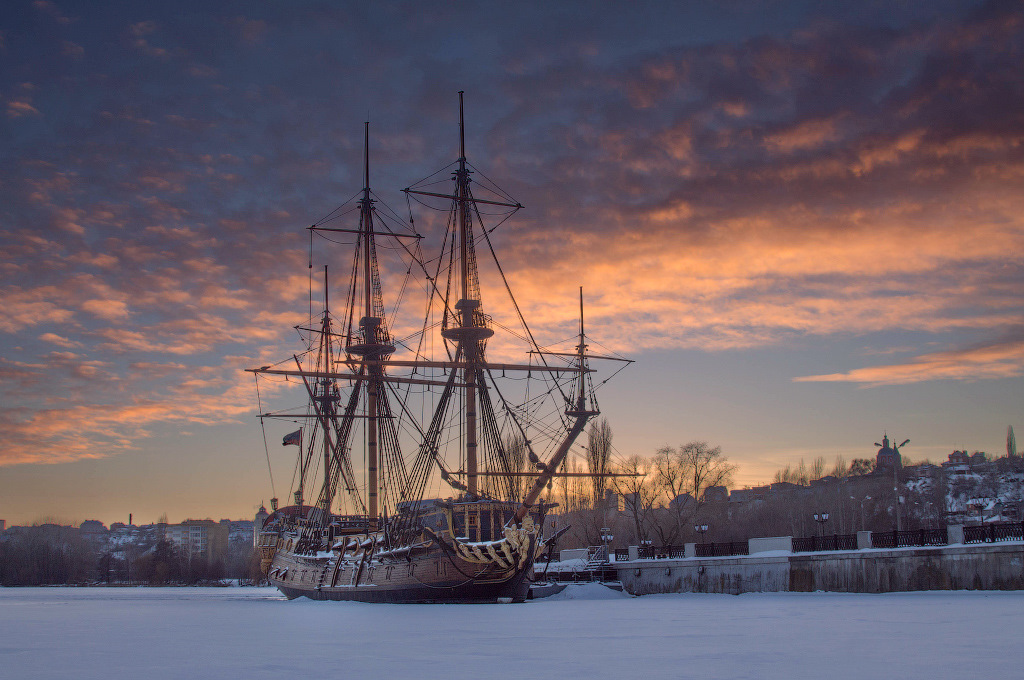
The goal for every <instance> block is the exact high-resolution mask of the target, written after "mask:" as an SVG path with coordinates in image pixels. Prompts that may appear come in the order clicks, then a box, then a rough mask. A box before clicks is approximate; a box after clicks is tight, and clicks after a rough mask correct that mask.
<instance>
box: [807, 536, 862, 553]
mask: <svg viewBox="0 0 1024 680" xmlns="http://www.w3.org/2000/svg"><path fill="white" fill-rule="evenodd" d="M856 549H857V534H832V535H831V536H804V537H801V538H794V539H793V552H817V551H819V550H856Z"/></svg>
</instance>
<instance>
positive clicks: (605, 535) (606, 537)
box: [601, 527, 615, 562]
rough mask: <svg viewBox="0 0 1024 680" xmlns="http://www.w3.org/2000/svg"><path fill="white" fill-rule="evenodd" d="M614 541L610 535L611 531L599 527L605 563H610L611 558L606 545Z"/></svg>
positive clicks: (613, 537)
mask: <svg viewBox="0 0 1024 680" xmlns="http://www.w3.org/2000/svg"><path fill="white" fill-rule="evenodd" d="M613 540H615V536H613V535H612V530H611V529H609V528H608V527H601V543H603V544H604V560H605V562H610V561H611V559H610V558H611V556H610V555H609V554H608V544H609V543H611V542H612V541H613Z"/></svg>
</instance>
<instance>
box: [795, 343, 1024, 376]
mask: <svg viewBox="0 0 1024 680" xmlns="http://www.w3.org/2000/svg"><path fill="white" fill-rule="evenodd" d="M1021 375H1024V341H1014V342H1008V343H1002V344H997V345H990V346H987V347H976V348H970V349H964V350H951V351H947V352H935V353H933V354H924V355H922V356H919V357H915V358H914V359H913V360H912V361H910V362H907V363H904V364H892V365H888V366H871V367H867V368H857V369H853V370H851V371H847V372H845V373H832V374H828V375H809V376H802V377H799V378H793V381H794V382H851V383H859V384H862V385H864V386H865V387H875V386H879V385H906V384H910V383H918V382H925V381H930V380H969V381H974V380H998V379H1005V378H1016V377H1018V376H1021Z"/></svg>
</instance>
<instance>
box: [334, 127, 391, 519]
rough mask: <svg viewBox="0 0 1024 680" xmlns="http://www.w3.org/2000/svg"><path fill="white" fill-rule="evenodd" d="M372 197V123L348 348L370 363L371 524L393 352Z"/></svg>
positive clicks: (368, 469)
mask: <svg viewBox="0 0 1024 680" xmlns="http://www.w3.org/2000/svg"><path fill="white" fill-rule="evenodd" d="M373 203H374V201H373V199H372V198H371V197H370V123H369V122H367V123H365V125H364V128H363V197H362V199H361V200H360V201H359V240H360V242H361V246H362V247H361V248H360V250H362V260H363V261H362V263H361V264H362V267H361V269H362V272H363V317H362V318H361V319H360V320H359V331H360V332H359V336H358V339H357V340H356V341H355V342H352V343H351V344H349V345H348V346H347V347H346V348H345V350H346V351H347V352H348V353H349V354H351V355H357V356H361V357H362V358H363V360H364V361H366V362H367V368H366V370H367V371H368V373H369V376H368V377H369V380H367V383H366V477H367V490H366V511H367V515H368V519H369V521H370V524H371V525H373V524H375V523H376V521H377V518H378V516H379V513H380V510H379V503H378V486H379V481H380V474H379V472H378V462H379V461H378V459H379V456H378V440H379V433H380V422H379V418H378V406H379V399H380V396H381V395H380V387H381V381H380V378H381V376H382V373H383V369H382V368H381V367H380V365H379V364H375V363H374V362H379V361H381V360H383V359H385V358H387V357H388V356H390V355H391V354H392V353H393V352H394V351H395V347H394V345H392V344H391V343H390V338H389V337H388V333H387V329H386V328H384V326H383V322H384V319H383V313H384V305H383V301H382V300H381V296H380V284H379V282H378V276H379V274H378V273H377V267H376V245H375V243H374V229H373Z"/></svg>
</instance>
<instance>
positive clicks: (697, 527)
mask: <svg viewBox="0 0 1024 680" xmlns="http://www.w3.org/2000/svg"><path fill="white" fill-rule="evenodd" d="M693 530H694V531H696V532H697V533H698V534H700V544H701V545H704V534H706V533H708V525H707V524H694V525H693Z"/></svg>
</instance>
